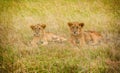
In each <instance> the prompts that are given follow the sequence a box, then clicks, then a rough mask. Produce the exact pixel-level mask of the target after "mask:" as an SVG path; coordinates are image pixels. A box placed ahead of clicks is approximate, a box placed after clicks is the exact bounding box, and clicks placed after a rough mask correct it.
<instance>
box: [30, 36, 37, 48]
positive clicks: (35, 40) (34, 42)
mask: <svg viewBox="0 0 120 73" xmlns="http://www.w3.org/2000/svg"><path fill="white" fill-rule="evenodd" d="M38 42H39V37H33V40H32V41H31V45H32V46H33V47H37V46H38Z"/></svg>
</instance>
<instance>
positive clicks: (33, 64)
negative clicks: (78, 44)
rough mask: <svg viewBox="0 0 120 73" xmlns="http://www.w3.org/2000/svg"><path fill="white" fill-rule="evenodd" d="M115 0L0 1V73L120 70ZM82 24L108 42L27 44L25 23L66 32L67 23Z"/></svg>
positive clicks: (119, 11) (112, 72)
mask: <svg viewBox="0 0 120 73" xmlns="http://www.w3.org/2000/svg"><path fill="white" fill-rule="evenodd" d="M119 4H120V1H118V0H89V1H88V0H0V73H11V72H13V73H119V72H120V68H119V66H120V63H119V62H120V50H119V47H120V46H119V44H120V40H119V36H120V35H119V32H120V25H119V19H120V5H119ZM71 21H79V22H84V23H85V27H84V28H85V30H89V29H91V30H96V31H98V32H100V33H102V35H103V36H107V37H106V38H105V39H107V38H109V39H110V42H109V43H106V44H103V45H102V46H97V47H95V46H86V47H83V48H79V49H78V48H75V47H73V46H71V45H70V44H69V43H68V42H65V43H63V44H58V43H51V44H49V45H47V46H40V45H39V47H38V48H31V47H30V45H29V42H30V41H31V40H32V35H33V33H32V30H31V29H30V25H35V24H38V23H45V24H46V25H47V28H46V31H50V32H53V33H56V34H60V35H63V36H65V37H66V38H67V39H69V37H70V32H69V27H68V26H67V23H68V22H71Z"/></svg>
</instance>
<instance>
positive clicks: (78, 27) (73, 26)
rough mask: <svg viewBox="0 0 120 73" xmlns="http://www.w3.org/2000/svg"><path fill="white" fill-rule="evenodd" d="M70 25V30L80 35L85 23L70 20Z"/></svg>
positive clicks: (73, 33)
mask: <svg viewBox="0 0 120 73" xmlns="http://www.w3.org/2000/svg"><path fill="white" fill-rule="evenodd" d="M68 26H69V27H70V31H71V34H72V35H79V34H80V33H81V32H82V28H83V26H84V23H79V22H68Z"/></svg>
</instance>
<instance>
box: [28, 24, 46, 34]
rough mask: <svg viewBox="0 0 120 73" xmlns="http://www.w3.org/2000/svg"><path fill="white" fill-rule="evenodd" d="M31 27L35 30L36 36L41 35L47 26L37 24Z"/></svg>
mask: <svg viewBox="0 0 120 73" xmlns="http://www.w3.org/2000/svg"><path fill="white" fill-rule="evenodd" d="M30 27H31V29H32V30H33V32H34V36H40V35H41V34H43V33H44V29H45V27H46V25H45V24H37V25H31V26H30Z"/></svg>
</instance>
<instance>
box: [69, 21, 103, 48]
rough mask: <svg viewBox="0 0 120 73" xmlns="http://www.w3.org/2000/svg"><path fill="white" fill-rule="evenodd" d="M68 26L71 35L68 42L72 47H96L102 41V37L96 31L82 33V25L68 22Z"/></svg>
mask: <svg viewBox="0 0 120 73" xmlns="http://www.w3.org/2000/svg"><path fill="white" fill-rule="evenodd" d="M68 26H69V28H70V34H71V38H70V41H71V43H72V44H73V45H77V44H80V45H81V46H82V45H85V44H91V45H96V44H98V43H99V42H100V41H101V39H102V35H101V34H100V33H97V32H96V31H84V30H83V27H84V23H79V22H69V23H68Z"/></svg>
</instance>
